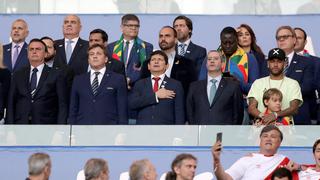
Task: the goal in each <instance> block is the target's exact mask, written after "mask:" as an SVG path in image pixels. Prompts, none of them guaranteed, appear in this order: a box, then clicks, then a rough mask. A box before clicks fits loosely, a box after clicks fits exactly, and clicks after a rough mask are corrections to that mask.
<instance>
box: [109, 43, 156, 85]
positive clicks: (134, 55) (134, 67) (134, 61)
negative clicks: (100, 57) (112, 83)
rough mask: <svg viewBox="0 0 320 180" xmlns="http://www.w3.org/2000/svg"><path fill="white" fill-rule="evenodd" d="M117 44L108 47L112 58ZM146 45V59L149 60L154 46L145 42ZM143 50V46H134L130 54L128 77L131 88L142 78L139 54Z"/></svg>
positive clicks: (127, 68) (127, 69)
mask: <svg viewBox="0 0 320 180" xmlns="http://www.w3.org/2000/svg"><path fill="white" fill-rule="evenodd" d="M116 42H117V41H115V42H112V43H110V44H108V47H107V48H108V54H110V55H111V56H112V54H113V49H114V46H115V44H116ZM144 43H145V44H146V47H145V49H146V59H149V57H150V54H151V53H152V51H153V45H152V44H150V43H148V42H145V41H144ZM141 48H142V47H141V46H138V45H137V44H134V45H133V46H132V49H131V51H130V54H129V59H128V64H127V67H126V76H127V77H129V78H130V85H131V86H133V85H134V83H135V82H136V81H137V80H139V79H141V77H140V75H141V72H140V71H141V63H140V58H139V53H138V52H139V50H140V49H141Z"/></svg>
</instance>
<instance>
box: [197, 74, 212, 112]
mask: <svg viewBox="0 0 320 180" xmlns="http://www.w3.org/2000/svg"><path fill="white" fill-rule="evenodd" d="M207 82H208V79H207V78H206V79H205V80H202V81H201V84H200V87H199V88H200V91H199V92H204V93H201V95H200V98H203V99H204V100H203V102H206V103H207V107H210V102H209V97H208V92H207Z"/></svg>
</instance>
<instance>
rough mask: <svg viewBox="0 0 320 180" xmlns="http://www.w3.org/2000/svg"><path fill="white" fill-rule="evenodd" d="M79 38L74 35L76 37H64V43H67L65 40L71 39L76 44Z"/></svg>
mask: <svg viewBox="0 0 320 180" xmlns="http://www.w3.org/2000/svg"><path fill="white" fill-rule="evenodd" d="M79 38H80V37H76V38H73V39H67V38H64V43H67V41H69V40H71V41H73V43H75V44H76V43H77V42H78V40H79Z"/></svg>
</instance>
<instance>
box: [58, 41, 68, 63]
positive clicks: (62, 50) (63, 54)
mask: <svg viewBox="0 0 320 180" xmlns="http://www.w3.org/2000/svg"><path fill="white" fill-rule="evenodd" d="M64 44H65V42H64V39H63V40H61V41H58V44H57V49H59V51H57V52H60V53H59V54H60V56H61V57H62V58H61V59H62V61H63V62H60V63H64V64H67V58H66V56H67V55H66V49H65V46H64ZM57 59H58V58H57Z"/></svg>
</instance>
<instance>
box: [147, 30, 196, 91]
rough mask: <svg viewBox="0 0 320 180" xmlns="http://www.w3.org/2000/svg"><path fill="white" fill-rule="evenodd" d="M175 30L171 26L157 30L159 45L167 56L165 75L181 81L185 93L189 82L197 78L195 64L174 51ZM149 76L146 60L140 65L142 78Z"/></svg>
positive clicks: (175, 41)
mask: <svg viewBox="0 0 320 180" xmlns="http://www.w3.org/2000/svg"><path fill="white" fill-rule="evenodd" d="M176 43H177V31H176V30H175V29H174V28H173V27H171V26H164V27H162V28H161V30H160V32H159V47H160V49H161V50H162V51H163V52H164V53H166V55H167V56H168V68H167V70H166V75H167V76H168V77H170V78H173V79H175V80H178V81H180V82H181V84H182V87H183V90H184V93H185V95H187V93H188V89H189V85H190V83H191V82H193V81H196V80H197V74H196V69H195V65H194V64H193V62H192V60H190V59H187V58H185V57H183V56H180V55H178V53H177V52H176V49H175V47H176ZM149 76H150V71H149V70H148V61H146V62H144V64H143V66H142V75H141V77H142V78H146V77H149Z"/></svg>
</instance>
